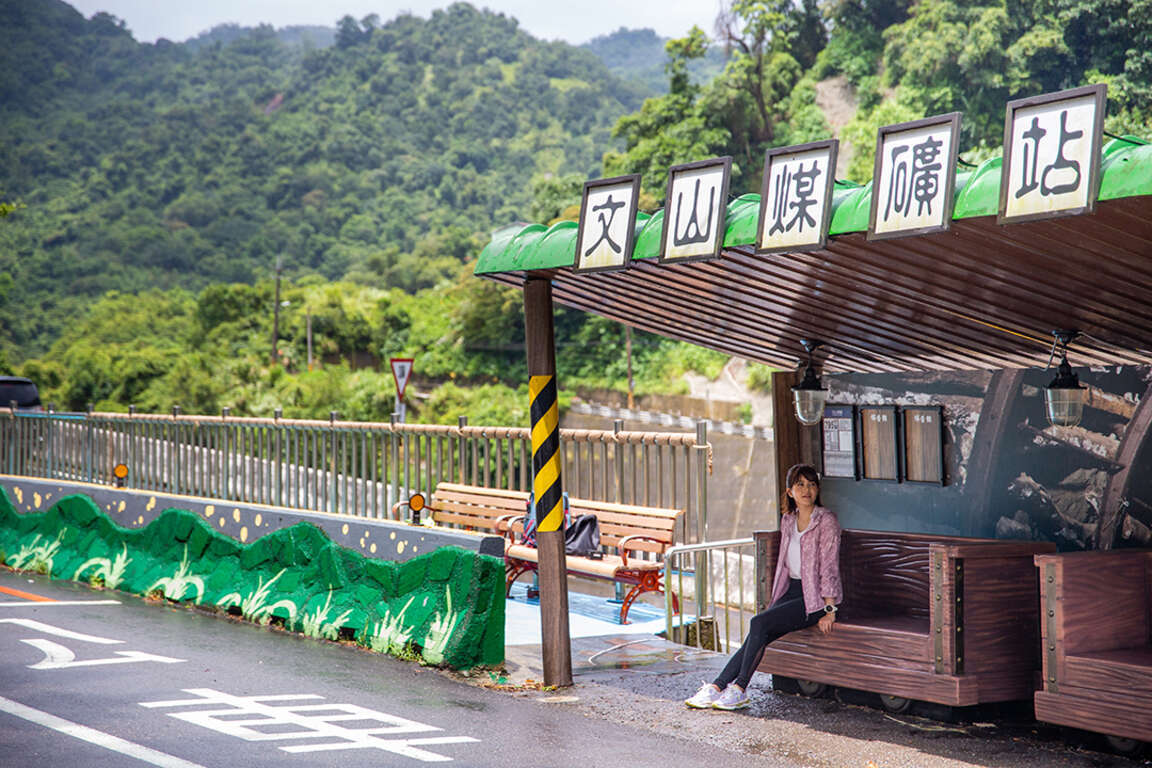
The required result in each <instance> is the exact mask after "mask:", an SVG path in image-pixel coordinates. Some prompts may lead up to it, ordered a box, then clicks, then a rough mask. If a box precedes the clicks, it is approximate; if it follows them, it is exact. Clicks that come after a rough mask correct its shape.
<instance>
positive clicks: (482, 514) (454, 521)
mask: <svg viewBox="0 0 1152 768" xmlns="http://www.w3.org/2000/svg"><path fill="white" fill-rule="evenodd" d="M527 505H528V492H527V491H510V490H505V489H502V488H484V487H481V486H474V485H461V484H459V483H440V485H438V486H437V487H436V492H435V493H434V494H433V497H432V501H431V502H430V504H429V507H430V508H431V510H432V518H433V519H434V520H435V521H436V522H437V523H439V524H441V525H459V526H463V527H465V528H469V529H472V530H486V531H498V530H499V520H500V518H502V517H506V516H507V515H516V516H518V517H520V516H523V515H524V514H525V512H526V510H527ZM569 511H570V513H571V515H572V517H577V516H579V515H588V514H592V515H596V517H597V519H599V521H600V543H601V545H602V546H605V547H616V546H617V545H619V543H620V540H621V539H623V538H625V537H627V536H637V535H641V536H648V537H651V538H652V539H654V541H646V540H641V541H634V542H630V544H629V547H630V548H634V549H640V550H644V551H647V552H658V553H662V552H664V550H666V549H668V547H670V546H672V544H674V543H675V540H676V523H677V521H678V520H679V519H680V517H681V516H682V515H683V514H684V510H681V509H664V508H662V507H642V506H637V505H634V504H614V503H611V502H606V501H591V500H588V499H570V500H569ZM511 529H512V530H513V531H514V532H515V533H520V532H521V531H522V530H523V527H522V526H521V525H520V523H519V521H518V520H516V521H513V522H512V524H511Z"/></svg>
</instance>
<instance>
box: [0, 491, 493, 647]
mask: <svg viewBox="0 0 1152 768" xmlns="http://www.w3.org/2000/svg"><path fill="white" fill-rule="evenodd" d="M0 562H3V563H5V564H6V565H8V566H9V567H12V568H16V569H19V570H31V571H37V572H40V573H45V574H48V575H50V576H52V578H57V579H69V580H73V581H83V582H90V583H93V584H99V585H102V586H104V587H105V588H109V589H118V590H121V591H124V592H131V593H134V594H138V595H145V596H151V597H156V598H162V599H167V600H171V601H174V602H181V603H193V604H196V605H200V606H206V607H212V608H216V609H218V610H221V611H227V612H229V613H232V614H239V615H241V616H243V617H244V618H245V619H247V620H250V621H255V622H260V623H268V622H272V621H274V622H277V623H283V625H284V627H285V628H287V629H290V630H293V631H296V632H302V633H304V634H306V635H309V636H312V637H318V638H327V639H330V640H335V639H353V640H355V641H356V642H357V643H359V644H361V645H363V646H364V647H367V648H370V649H372V650H376V651H381V652H389V653H393V654H397V655H400V656H409V655H413V654H414V655H416V656H418V657H419V658H420V659H422V660H423V661H425V662H427V663H429V664H435V665H443V666H448V667H452V668H455V669H467V668H471V667H475V666H490V665H499V664H501V663H503V661H504V599H503V598H504V564H503V560H502V559H500V558H496V557H492V556H489V555H480V554H477V553H475V552H471V551H468V550H466V549H463V548H460V547H454V546H447V547H440V548H439V549H437V550H435V551H433V552H431V553H429V554H424V555H421V556H419V557H415V558H413V559H411V560H408V561H406V562H390V561H385V560H376V559H370V558H366V557H364V556H363V555H361V554H360V553H358V552H354V551H352V550H350V549H347V548H345V547H341V546H339V545H337V544H334V543H333V542H332V541H331V539H329V538H328V536H327V535H326V534H325V533H324V531H322V530H321V529H320V528H318V527H317V526H315V525H312V524H310V523H298V524H296V525H293V526H291V527H288V528H283V529H280V530H277V531H275V532H273V533H269V534H267V535H265V536H263V537H261V538H259V539H257V540H255V541H253V542H252V543H249V544H244V543H240V542H237V541H236V540H234V539H232V538H231V537H229V536H226V535H224V534H222V533H220V532H219V531H216V530H214V529H213V528H212V527H211V526H210V525H208V524H206V523H205V522H204V521H203V520H202V519H201V518H200V517H199V516H198V515H195V514H193V513H191V512H188V511H185V510H179V509H167V510H165V511H164V512H163V513H161V514H160V516H159V517H157V518H156V519H155V520H153V521H152V522H151V523H149V524H148V525H147V526H146V527H144V528H141V529H136V530H134V529H129V528H124V527H122V526H120V525H118V524H117V523H115V522H113V521H112V520H111V519H110V518H109V517H108V515H107V514H105V513H104V512H103V511H102V510H101V509H100V508H99V507H97V506H96V504H95V503H93V501H92V500H91V499H90V498H88V497H87V496H84V495H80V494H75V495H70V496H65V497H63V498H60V499H58V500H57V501H56V503H55V504H53V506H52V507H51V508H50V509H48V510H47V511H46V512H39V513H26V514H20V513H19V512H17V510H16V508H15V507H14V506H13V505H12V502H11V500H10V499H9V497H8V495H7V493H6V492H5V491H4V489H3V488H0Z"/></svg>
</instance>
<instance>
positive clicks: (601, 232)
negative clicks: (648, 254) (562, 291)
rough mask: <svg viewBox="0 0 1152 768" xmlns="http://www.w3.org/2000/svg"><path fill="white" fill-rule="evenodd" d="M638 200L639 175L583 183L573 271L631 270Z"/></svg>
mask: <svg viewBox="0 0 1152 768" xmlns="http://www.w3.org/2000/svg"><path fill="white" fill-rule="evenodd" d="M639 201H640V174H632V175H630V176H617V177H615V178H611V179H596V180H594V181H586V182H584V199H583V201H582V202H581V203H580V225H579V228H578V229H577V230H576V260H575V261H574V262H573V269H575V270H576V271H577V272H599V271H602V270H609V269H626V268H627V267H628V262H629V260H630V259H631V258H632V246H633V242H634V240H635V239H636V209H637V206H638V204H639Z"/></svg>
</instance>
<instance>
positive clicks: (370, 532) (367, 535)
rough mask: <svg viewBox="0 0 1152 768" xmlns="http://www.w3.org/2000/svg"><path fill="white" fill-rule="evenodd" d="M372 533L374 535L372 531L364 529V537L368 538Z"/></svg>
mask: <svg viewBox="0 0 1152 768" xmlns="http://www.w3.org/2000/svg"><path fill="white" fill-rule="evenodd" d="M371 535H372V531H364V538H368V537H369V536H371Z"/></svg>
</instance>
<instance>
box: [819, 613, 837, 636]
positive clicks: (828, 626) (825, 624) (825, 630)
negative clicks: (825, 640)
mask: <svg viewBox="0 0 1152 768" xmlns="http://www.w3.org/2000/svg"><path fill="white" fill-rule="evenodd" d="M835 624H836V614H835V613H826V614H824V615H823V616H821V617H820V621H818V622H817V623H816V628H817V629H819V630H820V634H822V635H830V634H832V627H833V626H835Z"/></svg>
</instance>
